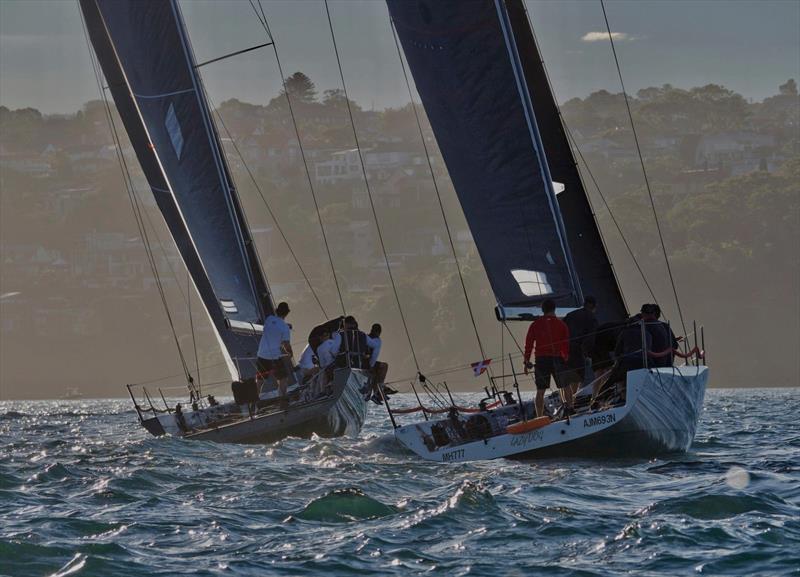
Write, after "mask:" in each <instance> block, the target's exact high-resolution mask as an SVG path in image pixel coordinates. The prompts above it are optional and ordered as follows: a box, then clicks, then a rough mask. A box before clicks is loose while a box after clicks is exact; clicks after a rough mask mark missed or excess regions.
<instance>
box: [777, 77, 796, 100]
mask: <svg viewBox="0 0 800 577" xmlns="http://www.w3.org/2000/svg"><path fill="white" fill-rule="evenodd" d="M778 91H779V92H780V93H781V94H783V95H784V96H797V82H795V81H794V78H790V79H789V80H787V81H786V83H785V84H781V85H780V86H778Z"/></svg>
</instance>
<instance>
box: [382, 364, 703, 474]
mask: <svg viewBox="0 0 800 577" xmlns="http://www.w3.org/2000/svg"><path fill="white" fill-rule="evenodd" d="M707 379H708V371H707V369H706V367H675V368H670V369H653V370H646V369H641V370H638V371H632V372H630V373H628V383H627V395H626V396H627V399H626V404H625V405H623V406H618V407H613V408H609V409H606V410H602V411H595V412H591V413H584V414H580V415H576V416H573V417H572V418H570V419H569V420H566V419H565V420H561V421H556V422H554V423H552V424H550V425H547V426H545V427H543V428H541V429H537V430H535V431H531V432H528V433H523V434H517V435H512V434H501V435H498V436H493V437H489V438H487V439H485V440H477V441H471V442H467V443H463V444H459V445H447V446H443V447H436V448H435V449H433V448H430V449H429V448H428V447H429V445H430V437H431V424H432V422H423V423H417V424H414V425H408V426H403V427H399V428H398V429H396V430H395V437H396V438H397V440H398V441H399V442H400V444H401V445H403V446H405V447H406V448H408V449H410V450H411V451H413V452H414V453H416V454H417V455H419V456H420V457H423V458H424V459H428V460H431V461H441V462H462V461H474V460H485V459H496V458H500V457H507V458H513V459H538V458H551V457H558V458H561V457H565V456H573V457H589V458H592V457H599V456H604V457H608V456H615V457H636V456H645V457H649V456H654V455H657V454H662V453H668V452H676V451H685V450H687V449H688V448H689V447H690V446H691V443H692V440H693V439H694V434H695V431H696V430H697V420H698V418H699V415H700V411H701V410H702V404H703V398H704V396H705V388H706V382H707ZM425 438H428V441H429V442H428V445H426V443H425Z"/></svg>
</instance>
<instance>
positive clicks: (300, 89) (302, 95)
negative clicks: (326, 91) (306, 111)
mask: <svg viewBox="0 0 800 577" xmlns="http://www.w3.org/2000/svg"><path fill="white" fill-rule="evenodd" d="M281 92H282V93H283V91H281ZM286 92H288V93H289V96H290V97H291V98H292V100H296V101H298V102H303V103H306V104H310V103H312V102H316V100H317V87H316V86H315V85H314V83H313V82H311V79H310V78H309V77H308V76H306V75H305V74H303V73H302V72H295V73H294V74H292V75H291V76H289V78H287V79H286Z"/></svg>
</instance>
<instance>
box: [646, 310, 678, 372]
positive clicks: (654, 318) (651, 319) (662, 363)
mask: <svg viewBox="0 0 800 577" xmlns="http://www.w3.org/2000/svg"><path fill="white" fill-rule="evenodd" d="M645 306H647V307H649V308H648V314H647V315H645V314H644V313H642V318H643V319H644V320H645V329H646V330H647V332H648V333H650V336H651V337H652V338H653V352H654V353H662V354H659V356H653V357H650V366H651V367H671V366H672V362H673V358H674V357H673V354H672V351H673V350H675V349H677V348H678V339H677V338H675V333H673V332H672V329H671V328H670V326H669V325H668V324H667V323H665V322H662V321H661V320H660V318H661V307H660V306H658V305H656V304H651V305H645ZM642 308H643V309H644V307H642ZM667 351H670V352H669V353H668V354H665V355H664V354H663V353H665V352H667Z"/></svg>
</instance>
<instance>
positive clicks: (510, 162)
mask: <svg viewBox="0 0 800 577" xmlns="http://www.w3.org/2000/svg"><path fill="white" fill-rule="evenodd" d="M388 5H389V12H390V14H391V16H392V19H393V21H394V25H395V28H396V30H397V34H398V36H399V38H400V41H401V43H402V46H403V51H404V53H405V55H406V58H407V60H408V63H409V67H410V69H411V72H412V75H413V77H414V82H415V84H416V86H417V90H418V92H419V94H420V97H421V98H422V103H423V105H424V107H425V111H426V113H427V115H428V118H429V119H430V123H431V126H432V128H433V131H434V133H435V135H436V140H437V142H438V144H439V148H440V150H441V152H442V156H443V157H444V161H445V163H446V164H447V168H448V171H449V173H450V177H451V178H452V180H453V185H454V187H455V190H456V193H457V194H458V198H459V200H460V202H461V206H462V208H463V210H464V213H465V216H466V218H467V222H468V224H469V227H470V230H471V231H472V234H473V237H474V238H475V243H476V245H477V247H478V251H479V253H480V256H481V259H482V261H483V264H484V267H485V269H486V273H487V275H488V277H489V281H490V283H491V286H492V289H493V291H494V294H495V297H496V298H497V301H498V304H499V309H498V310H499V311H501V315H503V314H505V313H504V312H502V311H505V310H515V311H525V310H529V311H531V310H535V309H533V308H532V307H535V306H536V305H537V304H540V303H541V302H542V301H543V300H544V299H546V298H553V299H555V300H556V302H557V304H558V306H559V307H560V308H570V307H575V306H578V305H579V302H580V299H581V290H580V286H579V283H578V280H577V276H576V274H575V271H574V267H573V266H572V261H571V255H570V249H569V246H568V243H567V241H566V236H565V231H564V226H563V223H562V222H561V216H560V213H559V209H558V203H557V201H556V197H555V191H554V185H553V182H552V178H551V176H550V173H549V169H548V166H547V161H546V159H545V157H544V151H543V148H542V144H541V138H540V135H539V131H538V128H537V124H536V118H535V115H534V113H533V109H532V105H531V99H530V95H529V93H528V88H527V84H526V82H525V78H524V73H523V71H522V67H521V64H520V61H519V54H518V52H517V48H516V44H515V42H514V38H513V31H512V29H511V25H510V23H509V21H508V14H507V13H506V9H505V5H504V3H503V2H500V1H497V2H494V1H492V0H459V1H454V0H444V1H437V2H434V1H420V2H405V1H403V0H388ZM515 314H519V315H520V316H524V313H517V312H515Z"/></svg>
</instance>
